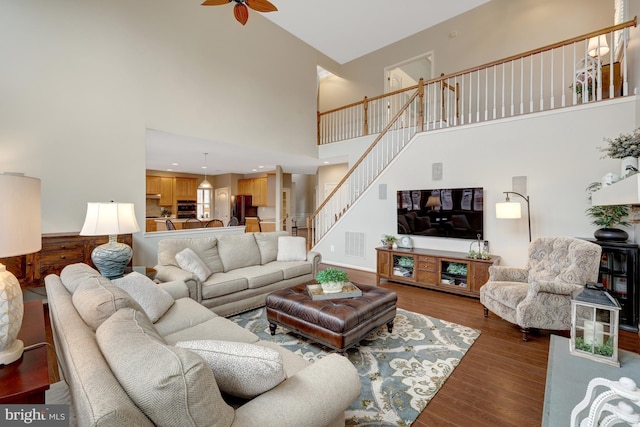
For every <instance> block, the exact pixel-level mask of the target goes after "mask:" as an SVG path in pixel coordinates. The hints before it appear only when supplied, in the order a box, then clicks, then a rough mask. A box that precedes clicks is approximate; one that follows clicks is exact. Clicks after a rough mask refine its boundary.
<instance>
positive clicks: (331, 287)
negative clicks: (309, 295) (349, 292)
mask: <svg viewBox="0 0 640 427" xmlns="http://www.w3.org/2000/svg"><path fill="white" fill-rule="evenodd" d="M348 279H349V278H348V276H347V273H345V272H344V270H339V269H337V268H331V267H329V268H325V269H324V270H322V271H319V272H318V274H317V275H316V281H317V282H318V283H320V285H321V286H322V290H323V291H324V292H326V293H334V292H341V291H342V287H343V286H344V282H346V281H347V280H348Z"/></svg>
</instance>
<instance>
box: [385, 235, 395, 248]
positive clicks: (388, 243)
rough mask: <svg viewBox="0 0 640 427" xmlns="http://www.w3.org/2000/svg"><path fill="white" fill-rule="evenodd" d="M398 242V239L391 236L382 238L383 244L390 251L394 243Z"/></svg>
mask: <svg viewBox="0 0 640 427" xmlns="http://www.w3.org/2000/svg"><path fill="white" fill-rule="evenodd" d="M397 240H398V238H397V237H396V236H394V235H391V234H385V235H384V236H382V244H383V245H385V246H386V247H388V248H389V249H391V248H392V247H393V245H394V243H396V241H397Z"/></svg>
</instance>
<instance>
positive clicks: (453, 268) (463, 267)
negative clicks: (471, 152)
mask: <svg viewBox="0 0 640 427" xmlns="http://www.w3.org/2000/svg"><path fill="white" fill-rule="evenodd" d="M447 273H449V274H455V275H456V276H466V275H467V264H461V263H459V262H450V263H449V265H448V266H447Z"/></svg>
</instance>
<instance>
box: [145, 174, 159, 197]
mask: <svg viewBox="0 0 640 427" xmlns="http://www.w3.org/2000/svg"><path fill="white" fill-rule="evenodd" d="M160 191H161V189H160V177H159V176H149V175H147V194H160Z"/></svg>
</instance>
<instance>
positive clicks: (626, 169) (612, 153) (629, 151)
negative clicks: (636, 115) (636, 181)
mask: <svg viewBox="0 0 640 427" xmlns="http://www.w3.org/2000/svg"><path fill="white" fill-rule="evenodd" d="M604 142H606V143H607V144H608V145H607V146H606V147H598V148H599V149H600V151H601V152H603V153H604V157H605V158H606V157H610V158H612V159H622V165H621V171H620V177H621V178H624V177H626V176H628V175H631V174H633V173H635V172H637V171H638V157H640V128H638V129H636V130H634V131H633V132H632V133H629V134H624V133H621V134H620V135H618V137H617V138H613V139H609V138H604Z"/></svg>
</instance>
